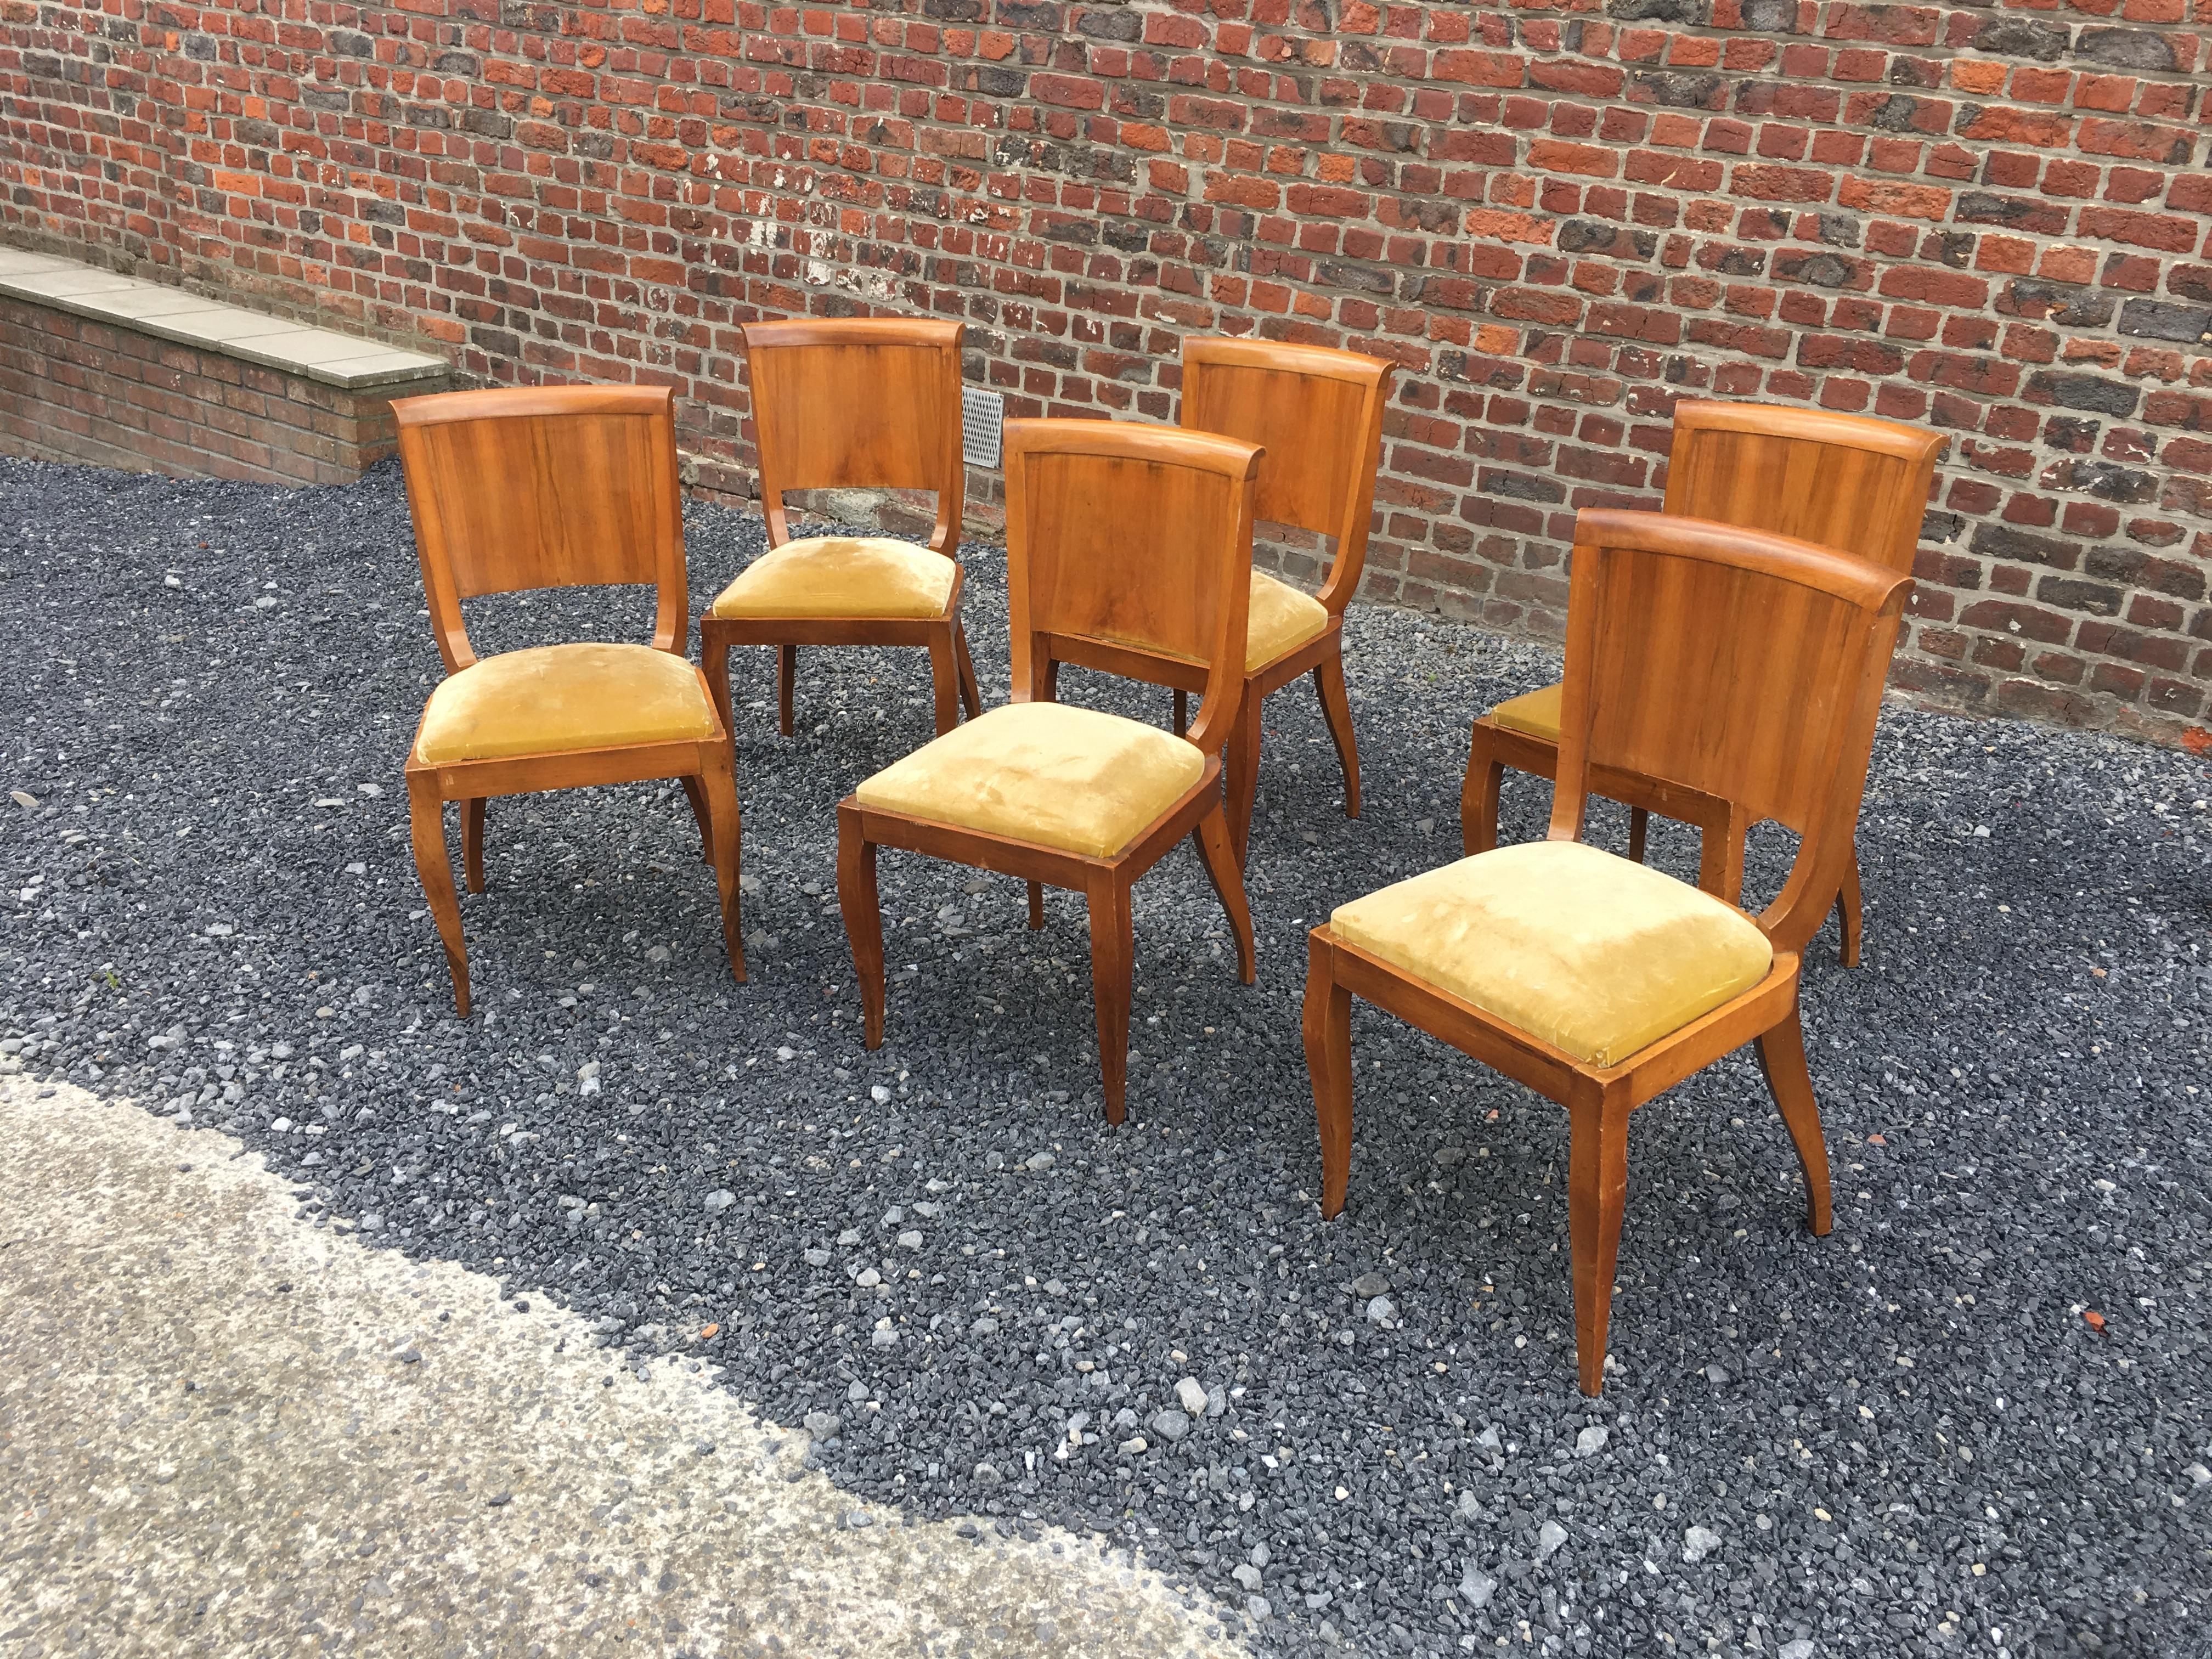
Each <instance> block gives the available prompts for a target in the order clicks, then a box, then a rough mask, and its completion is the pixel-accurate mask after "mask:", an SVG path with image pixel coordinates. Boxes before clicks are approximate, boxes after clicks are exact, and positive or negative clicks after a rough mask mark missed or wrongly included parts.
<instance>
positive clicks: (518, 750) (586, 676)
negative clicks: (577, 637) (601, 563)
mask: <svg viewBox="0 0 2212 1659" xmlns="http://www.w3.org/2000/svg"><path fill="white" fill-rule="evenodd" d="M715 729H716V722H715V719H714V704H713V702H710V701H709V700H708V696H707V689H706V687H704V686H703V685H702V684H700V683H699V671H698V670H697V669H696V668H694V667H693V666H692V665H691V664H690V661H689V660H688V659H685V658H683V657H679V656H677V655H675V654H673V653H671V652H666V651H656V650H654V649H653V647H651V646H649V645H540V646H533V647H531V648H530V649H529V650H527V651H508V652H505V653H501V655H499V656H496V657H483V658H479V659H477V661H475V662H473V663H471V665H469V666H468V667H466V668H464V669H463V670H461V671H460V672H459V673H458V674H449V675H447V677H446V678H445V679H444V680H443V681H442V682H441V684H439V686H438V689H437V690H435V691H433V692H432V693H431V694H430V702H429V705H428V707H427V708H424V709H423V711H422V730H421V732H418V733H417V734H416V738H415V755H416V758H417V759H418V760H424V761H429V762H432V763H440V762H445V761H470V760H502V759H505V758H507V757H510V756H514V755H549V754H565V753H568V752H569V751H571V750H578V749H618V748H623V747H624V746H626V745H629V744H641V743H678V742H683V741H686V740H690V739H696V738H709V737H712V736H714V732H715Z"/></svg>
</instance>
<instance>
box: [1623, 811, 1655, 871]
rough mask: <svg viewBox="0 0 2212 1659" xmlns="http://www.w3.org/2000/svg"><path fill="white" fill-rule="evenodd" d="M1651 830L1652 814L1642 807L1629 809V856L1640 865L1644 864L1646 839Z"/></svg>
mask: <svg viewBox="0 0 2212 1659" xmlns="http://www.w3.org/2000/svg"><path fill="white" fill-rule="evenodd" d="M1650 829H1651V814H1650V813H1649V812H1647V811H1644V809H1643V808H1642V807H1640V806H1632V807H1630V808H1629V809H1628V856H1629V858H1630V859H1631V860H1633V861H1634V862H1636V863H1638V864H1641V863H1643V862H1644V837H1645V836H1647V835H1648V834H1649V833H1650Z"/></svg>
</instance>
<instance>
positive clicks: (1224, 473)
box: [837, 420, 1260, 1123]
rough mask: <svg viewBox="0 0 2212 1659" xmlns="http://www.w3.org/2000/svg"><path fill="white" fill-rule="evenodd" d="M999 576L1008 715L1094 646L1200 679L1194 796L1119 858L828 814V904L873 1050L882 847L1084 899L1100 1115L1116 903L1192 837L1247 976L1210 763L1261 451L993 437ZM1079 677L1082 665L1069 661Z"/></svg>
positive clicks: (1045, 431)
mask: <svg viewBox="0 0 2212 1659" xmlns="http://www.w3.org/2000/svg"><path fill="white" fill-rule="evenodd" d="M1005 454H1006V569H1007V585H1008V599H1009V601H1010V608H1011V611H1012V625H1013V641H1012V647H1013V650H1012V656H1013V701H1014V702H1033V701H1034V702H1051V701H1053V700H1054V664H1055V663H1056V662H1060V661H1069V660H1075V658H1073V656H1072V655H1071V654H1070V653H1071V652H1072V651H1074V650H1083V651H1086V652H1087V651H1090V650H1091V648H1092V647H1097V651H1098V653H1099V657H1098V659H1097V660H1098V661H1099V663H1100V665H1102V666H1107V667H1109V668H1110V667H1111V665H1112V663H1113V662H1114V661H1115V660H1120V659H1123V658H1127V659H1130V660H1133V661H1138V662H1141V661H1144V660H1146V659H1147V653H1154V652H1164V653H1172V654H1173V655H1175V656H1176V657H1178V658H1185V659H1196V660H1197V661H1199V662H1200V663H1202V664H1203V665H1205V670H1206V671H1205V675H1204V678H1203V681H1202V683H1201V684H1200V688H1199V689H1200V690H1201V691H1202V693H1203V696H1202V697H1201V700H1200V704H1199V711H1198V720H1197V722H1196V724H1195V725H1194V726H1192V727H1191V729H1190V731H1189V732H1188V737H1187V741H1188V742H1189V743H1190V744H1193V745H1194V747H1195V748H1196V749H1197V750H1198V751H1199V753H1200V756H1201V757H1203V761H1204V764H1203V766H1202V769H1201V770H1200V774H1199V778H1198V781H1197V782H1195V783H1194V784H1193V785H1192V786H1191V787H1190V788H1189V789H1188V790H1187V791H1185V792H1184V793H1183V794H1182V796H1181V797H1179V798H1178V799H1176V801H1174V802H1173V803H1172V804H1171V805H1170V806H1169V807H1168V808H1167V810H1166V811H1164V813H1163V814H1162V816H1161V817H1158V819H1157V820H1156V821H1155V822H1154V823H1152V825H1151V827H1150V828H1148V829H1145V830H1143V831H1141V832H1140V833H1139V834H1138V835H1137V836H1135V837H1134V838H1133V840H1131V841H1130V842H1129V843H1128V844H1127V846H1125V847H1123V848H1121V851H1119V852H1118V853H1115V854H1113V855H1112V856H1110V857H1106V858H1091V857H1088V856H1085V855H1084V854H1077V853H1071V852H1068V851H1066V850H1064V849H1063V848H1057V847H1051V846H1046V845H1043V844H1042V843H1038V842H1026V841H1020V840H1016V839H1013V838H1011V837H1008V836H998V835H992V834H987V833H986V832H984V831H981V830H977V829H967V828H963V827H961V826H958V825H954V824H949V823H939V822H936V821H934V820H932V819H927V818H921V817H910V816H908V815H907V814H904V813H899V812H890V811H882V810H880V809H877V808H872V807H868V806H865V805H862V804H861V803H860V800H859V799H857V798H856V797H848V798H847V799H845V800H844V801H842V802H841V803H840V804H839V805H838V808H837V894H838V900H839V902H840V904H841V905H842V908H843V910H844V915H845V930H846V933H847V934H848V937H849V938H850V939H851V941H852V946H853V964H854V969H855V970H856V971H857V973H858V975H859V977H860V1004H861V1010H862V1018H863V1024H864V1035H865V1038H866V1043H867V1046H868V1047H869V1048H876V1047H877V1046H878V1045H879V1044H880V1043H881V1042H883V1036H884V946H883V923H882V915H881V908H880V905H879V903H878V896H877V890H876V849H877V848H878V847H899V848H907V849H908V850H909V851H912V852H917V853H924V854H928V855H929V856H931V857H933V858H941V859H948V860H952V861H954V862H956V863H959V864H966V865H971V866H975V867H976V868H978V869H983V870H994V871H997V872H1000V873H1001V874H1005V875H1010V876H1015V877H1018V878H1021V879H1022V880H1024V881H1026V882H1028V883H1029V884H1030V926H1031V927H1041V926H1042V923H1043V913H1042V908H1041V902H1040V892H1039V890H1040V889H1041V888H1042V886H1044V885H1046V884H1049V885H1051V886H1054V887H1063V888H1067V889H1070V890H1073V891H1076V892H1079V893H1081V894H1083V895H1084V897H1085V903H1086V904H1087V906H1088V907H1089V909H1090V915H1091V983H1092V988H1093V991H1094V994H1095V995H1096V998H1097V1020H1098V1059H1099V1069H1100V1071H1101V1073H1102V1074H1103V1083H1104V1089H1105V1097H1106V1115H1107V1118H1108V1119H1109V1121H1112V1122H1115V1123H1119V1122H1121V1119H1122V1114H1123V1102H1124V1099H1125V1097H1126V1093H1127V1075H1128V1048H1129V1000H1130V981H1131V969H1132V966H1133V930H1132V926H1131V921H1130V896H1129V895H1130V889H1131V887H1132V886H1133V884H1135V882H1136V880H1137V878H1139V877H1140V876H1142V875H1143V874H1144V873H1145V872H1146V871H1147V870H1149V869H1151V868H1152V866H1153V865H1155V864H1157V863H1158V862H1159V860H1161V859H1162V858H1164V857H1165V856H1166V854H1168V852H1169V851H1170V849H1171V848H1174V847H1175V845H1176V843H1177V842H1180V841H1182V840H1183V839H1184V838H1185V837H1186V836H1188V837H1191V838H1192V839H1193V840H1194V842H1195V844H1196V847H1197V850H1198V853H1199V856H1200V860H1201V861H1202V862H1203V863H1204V866H1205V867H1206V875H1207V878H1208V879H1209V880H1210V881H1211V882H1212V884H1213V888H1214V891H1215V892H1216V893H1217V894H1218V896H1219V897H1220V899H1221V903H1222V908H1223V909H1224V911H1225V912H1226V913H1227V915H1228V917H1229V924H1230V927H1231V931H1232V932H1233V933H1234V934H1235V935H1236V939H1237V975H1238V977H1239V978H1240V979H1242V980H1243V982H1244V983H1245V984H1247V985H1249V984H1251V983H1252V982H1253V979H1254V976H1255V963H1254V946H1253V937H1252V917H1251V914H1250V912H1249V909H1248V908H1247V907H1246V904H1245V899H1244V883H1243V872H1242V871H1241V870H1240V869H1239V867H1238V866H1237V859H1236V855H1235V852H1234V850H1233V848H1232V847H1231V842H1230V836H1229V826H1228V820H1227V817H1226V814H1225V811H1224V807H1223V803H1222V799H1221V787H1220V786H1221V750H1222V747H1223V745H1224V744H1225V742H1226V741H1227V738H1228V734H1229V727H1230V724H1231V719H1232V717H1233V715H1234V714H1235V711H1236V703H1237V699H1238V697H1239V696H1241V694H1242V689H1243V685H1242V682H1243V674H1242V669H1243V660H1244V659H1243V651H1244V621H1245V611H1246V606H1247V603H1248V601H1249V580H1248V574H1247V573H1248V572H1249V569H1250V568H1251V561H1252V495H1253V491H1252V476H1253V472H1254V470H1255V466H1256V465H1257V464H1258V461H1259V458H1260V452H1259V451H1258V449H1257V448H1255V447H1254V446H1252V445H1250V444H1247V443H1239V442H1237V441H1235V440H1233V439H1228V438H1218V437H1211V436H1206V435H1199V434H1194V433H1184V432H1176V431H1173V430H1170V429H1166V428H1158V427H1145V426H1138V425H1133V424H1132V425H1116V424H1110V423H1108V422H1101V421H1063V420H1048V421H1010V422H1007V423H1006V437H1005ZM1085 660H1091V658H1089V657H1086V658H1085Z"/></svg>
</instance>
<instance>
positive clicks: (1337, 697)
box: [1057, 338, 1398, 864]
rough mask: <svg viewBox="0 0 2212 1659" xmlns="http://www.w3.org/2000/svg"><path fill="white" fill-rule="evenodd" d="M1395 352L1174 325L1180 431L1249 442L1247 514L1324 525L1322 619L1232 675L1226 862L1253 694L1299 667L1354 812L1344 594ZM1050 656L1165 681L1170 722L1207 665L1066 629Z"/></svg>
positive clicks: (1362, 531)
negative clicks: (1213, 334) (1375, 353)
mask: <svg viewBox="0 0 2212 1659" xmlns="http://www.w3.org/2000/svg"><path fill="white" fill-rule="evenodd" d="M1397 372H1398V370H1397V365H1396V364H1395V363H1387V362H1383V361H1382V360H1381V359H1380V358H1376V357H1365V356H1360V355H1359V354H1358V353H1357V352H1351V351H1335V350H1331V349H1328V348H1327V347H1322V346H1296V345H1278V344H1273V343H1269V342H1267V341H1262V340H1228V339H1212V338H1206V339H1187V340H1185V341H1184V342H1183V343H1182V410H1181V412H1180V414H1179V416H1178V417H1177V423H1178V424H1179V425H1180V426H1181V427H1182V429H1183V430H1184V431H1186V432H1213V433H1219V434H1221V435H1225V436H1227V437H1231V438H1237V439H1241V440H1242V441H1244V442H1246V443H1250V444H1257V445H1258V446H1259V447H1261V449H1262V450H1263V451H1264V452H1265V453H1264V455H1263V456H1262V458H1261V462H1260V477H1259V493H1258V496H1257V499H1256V501H1255V504H1254V507H1253V513H1254V516H1255V518H1257V519H1259V520H1261V521H1263V522H1265V523H1269V524H1279V525H1287V526H1291V527H1293V528H1295V529H1299V530H1306V531H1311V532H1314V533H1315V534H1316V535H1322V536H1328V537H1331V538H1334V541H1335V544H1336V547H1335V552H1334V556H1333V557H1332V559H1331V562H1330V564H1329V570H1328V580H1327V581H1326V583H1324V585H1323V586H1322V590H1321V592H1320V593H1319V594H1318V595H1317V596H1316V597H1317V598H1318V599H1320V600H1321V603H1322V609H1323V610H1325V611H1327V612H1328V625H1327V626H1326V627H1324V628H1323V629H1322V631H1321V632H1320V633H1319V634H1317V635H1315V636H1314V637H1313V638H1311V639H1310V640H1307V641H1304V642H1303V643H1301V644H1299V645H1297V647H1293V648H1292V649H1291V650H1289V651H1286V652H1285V653H1283V654H1282V655H1280V656H1279V657H1277V658H1276V659H1274V660H1273V661H1272V662H1267V663H1263V664H1261V665H1260V666H1259V667H1258V668H1256V669H1255V670H1253V671H1251V672H1250V673H1249V674H1244V673H1243V672H1242V671H1243V662H1244V659H1243V655H1242V654H1241V653H1242V651H1243V645H1242V642H1241V641H1240V643H1239V647H1238V649H1239V652H1240V654H1239V656H1238V657H1237V666H1238V669H1239V671H1240V674H1241V676H1242V680H1243V684H1242V689H1241V690H1240V693H1239V700H1238V703H1237V709H1236V711H1235V714H1234V716H1233V718H1234V720H1235V722H1236V724H1235V726H1234V727H1233V728H1232V730H1231V732H1230V733H1229V738H1228V745H1227V750H1226V753H1225V768H1226V785H1225V787H1226V789H1227V792H1228V803H1229V827H1230V833H1231V836H1233V837H1234V839H1235V842H1236V846H1237V862H1238V863H1240V864H1241V863H1243V860H1244V852H1245V848H1246V847H1247V845H1248V844H1249V842H1250V840H1251V836H1252V806H1253V798H1254V794H1255V791H1256V790H1257V788H1258V786H1259V777H1260V744H1261V703H1262V702H1263V701H1264V700H1265V699H1266V697H1267V694H1268V693H1269V692H1271V691H1275V690H1280V689H1281V688H1282V687H1284V686H1285V685H1288V684H1291V682H1292V681H1293V680H1296V679H1297V678H1299V677H1300V676H1302V675H1311V676H1312V677H1313V683H1314V690H1315V691H1316V693H1317V694H1318V695H1319V696H1320V699H1321V706H1322V716H1323V718H1324V719H1326V720H1327V721H1328V732H1329V738H1330V740H1331V741H1332V742H1333V743H1334V744H1335V746H1336V755H1337V761H1338V763H1339V764H1340V766H1341V767H1342V768H1343V769H1344V813H1345V816H1346V817H1353V818H1356V817H1358V816H1359V750H1358V744H1357V743H1356V742H1355V741H1354V739H1353V738H1352V704H1351V702H1350V700H1349V699H1348V697H1347V696H1346V693H1345V687H1344V608H1345V606H1346V605H1349V604H1350V603H1351V601H1352V595H1353V594H1354V593H1355V592H1358V589H1359V574H1360V572H1361V571H1362V570H1363V569H1364V568H1365V567H1366V562H1367V530H1368V521H1369V520H1370V519H1371V518H1372V517H1373V516H1374V509H1375V471H1376V464H1377V462H1378V461H1379V460H1380V459H1381V456H1382V451H1383V410H1384V408H1385V406H1386V405H1387V404H1388V402H1389V389H1390V379H1391V377H1392V376H1393V375H1394V374H1396V373H1397ZM1057 660H1059V661H1064V662H1073V663H1079V664H1082V665H1085V666H1086V667H1092V668H1103V669H1105V670H1107V671H1109V672H1111V673H1116V674H1121V675H1124V676H1127V677H1128V678H1133V679H1141V680H1148V681H1150V682H1152V684H1158V685H1167V686H1172V687H1174V688H1175V693H1176V697H1175V724H1176V731H1178V732H1180V731H1182V729H1183V722H1184V717H1185V712H1186V709H1187V707H1188V703H1187V699H1188V694H1189V693H1190V692H1193V691H1195V690H1200V688H1201V686H1202V685H1203V684H1204V681H1205V675H1206V665H1205V664H1203V663H1201V662H1197V661H1194V660H1191V659H1188V658H1187V657H1182V656H1177V655H1173V654H1170V653H1165V652H1157V651H1154V652H1142V651H1132V650H1130V649H1128V648H1127V647H1119V648H1115V649H1113V650H1110V651H1109V650H1107V649H1105V648H1103V647H1100V646H1097V645H1095V644H1085V643H1083V642H1080V641H1077V642H1073V643H1072V644H1071V645H1070V646H1069V647H1068V650H1067V654H1066V655H1064V656H1061V657H1060V658H1059V659H1057Z"/></svg>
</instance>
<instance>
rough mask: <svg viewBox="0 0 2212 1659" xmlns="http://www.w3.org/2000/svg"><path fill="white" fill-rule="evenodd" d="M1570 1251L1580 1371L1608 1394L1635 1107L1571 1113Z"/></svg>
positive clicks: (1574, 1107)
mask: <svg viewBox="0 0 2212 1659" xmlns="http://www.w3.org/2000/svg"><path fill="white" fill-rule="evenodd" d="M1567 1117H1568V1126H1569V1127H1568V1144H1567V1244H1568V1249H1569V1250H1570V1251H1571V1254H1572V1255H1573V1257H1574V1274H1575V1365H1576V1369H1577V1371H1578V1372H1579V1373H1580V1375H1581V1381H1582V1389H1583V1393H1584V1394H1586V1395H1599V1394H1601V1393H1603V1392H1604V1390H1605V1339H1606V1330H1607V1327H1608V1326H1609V1325H1610V1324H1611V1322H1612V1317H1613V1267H1614V1266H1615V1265H1616V1263H1617V1262H1618V1261H1619V1260H1620V1218H1621V1212H1622V1211H1623V1209H1624V1208H1625V1207H1626V1203H1627V1198H1628V1107H1627V1104H1626V1102H1615V1101H1612V1100H1608V1099H1606V1098H1604V1097H1596V1098H1593V1099H1588V1100H1584V1101H1582V1102H1579V1103H1575V1104H1571V1105H1570V1106H1569V1107H1568V1108H1567Z"/></svg>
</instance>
